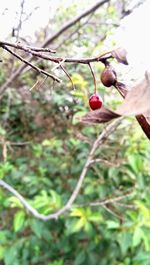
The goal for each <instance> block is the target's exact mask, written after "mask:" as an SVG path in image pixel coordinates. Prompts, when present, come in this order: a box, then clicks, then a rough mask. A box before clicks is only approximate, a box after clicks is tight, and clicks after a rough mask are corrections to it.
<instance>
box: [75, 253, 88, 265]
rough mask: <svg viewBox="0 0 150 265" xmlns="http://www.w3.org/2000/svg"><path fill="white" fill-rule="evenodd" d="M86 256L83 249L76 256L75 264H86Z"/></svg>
mask: <svg viewBox="0 0 150 265" xmlns="http://www.w3.org/2000/svg"><path fill="white" fill-rule="evenodd" d="M85 258H86V255H85V251H81V252H80V253H79V254H78V255H77V257H76V259H75V261H74V263H73V265H80V264H81V265H82V264H85V263H84V261H85Z"/></svg>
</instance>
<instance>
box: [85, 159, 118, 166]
mask: <svg viewBox="0 0 150 265" xmlns="http://www.w3.org/2000/svg"><path fill="white" fill-rule="evenodd" d="M95 163H103V164H105V165H107V166H109V167H119V166H120V163H118V162H116V161H115V163H113V162H111V161H108V160H106V159H101V158H97V159H93V160H91V162H90V165H92V164H95Z"/></svg>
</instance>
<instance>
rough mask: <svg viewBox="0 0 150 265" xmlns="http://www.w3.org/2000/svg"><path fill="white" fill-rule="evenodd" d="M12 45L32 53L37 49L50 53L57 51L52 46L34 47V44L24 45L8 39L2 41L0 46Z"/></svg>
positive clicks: (37, 50)
mask: <svg viewBox="0 0 150 265" xmlns="http://www.w3.org/2000/svg"><path fill="white" fill-rule="evenodd" d="M1 45H2V46H3V45H5V46H10V47H13V48H15V49H18V50H22V51H25V52H28V53H29V52H30V53H32V51H35V52H50V53H56V51H55V50H52V49H50V48H38V47H32V46H24V45H21V44H20V43H17V44H16V43H11V42H8V41H0V46H1Z"/></svg>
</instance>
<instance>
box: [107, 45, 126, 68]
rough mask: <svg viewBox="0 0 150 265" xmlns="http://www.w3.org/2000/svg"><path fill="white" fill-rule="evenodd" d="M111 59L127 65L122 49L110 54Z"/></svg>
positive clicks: (124, 51)
mask: <svg viewBox="0 0 150 265" xmlns="http://www.w3.org/2000/svg"><path fill="white" fill-rule="evenodd" d="M111 55H112V57H114V58H115V59H116V60H117V61H118V62H119V63H122V64H125V65H128V61H127V51H126V50H125V49H124V48H121V47H120V48H117V49H115V50H113V51H112V52H111Z"/></svg>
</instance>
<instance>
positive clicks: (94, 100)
mask: <svg viewBox="0 0 150 265" xmlns="http://www.w3.org/2000/svg"><path fill="white" fill-rule="evenodd" d="M102 104H103V101H102V98H101V97H100V96H99V95H97V94H93V95H92V96H91V97H90V98H89V105H90V108H91V109H92V110H96V109H100V108H101V107H102Z"/></svg>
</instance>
